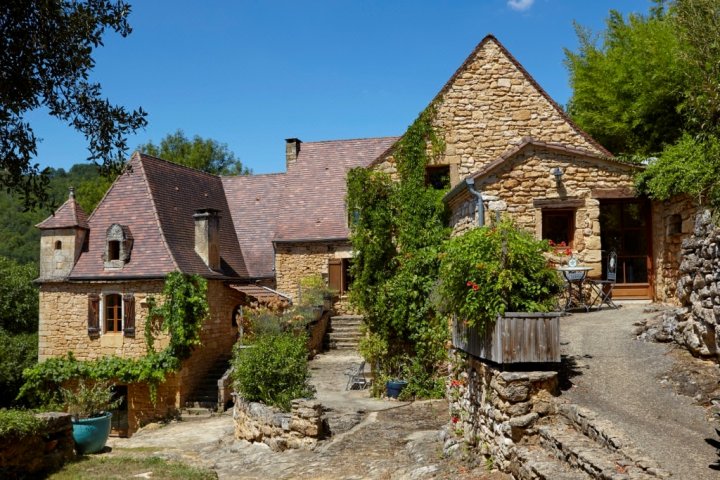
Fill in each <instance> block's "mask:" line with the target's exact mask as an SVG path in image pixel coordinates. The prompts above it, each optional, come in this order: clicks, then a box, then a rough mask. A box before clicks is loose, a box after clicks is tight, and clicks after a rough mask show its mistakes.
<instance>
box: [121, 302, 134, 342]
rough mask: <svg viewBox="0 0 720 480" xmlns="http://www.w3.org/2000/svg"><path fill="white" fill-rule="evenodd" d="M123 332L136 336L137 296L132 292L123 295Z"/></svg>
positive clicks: (127, 335) (129, 335)
mask: <svg viewBox="0 0 720 480" xmlns="http://www.w3.org/2000/svg"><path fill="white" fill-rule="evenodd" d="M123 311H124V317H125V318H123V326H124V327H125V328H123V334H124V335H125V336H126V337H134V336H135V296H134V295H133V294H132V293H126V294H125V295H123Z"/></svg>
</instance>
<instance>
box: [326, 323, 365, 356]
mask: <svg viewBox="0 0 720 480" xmlns="http://www.w3.org/2000/svg"><path fill="white" fill-rule="evenodd" d="M362 322H363V317H362V315H337V316H334V317H330V328H328V332H327V336H326V341H327V345H328V348H330V349H331V350H333V349H337V350H357V348H358V343H359V342H360V338H362V333H361V332H360V325H362Z"/></svg>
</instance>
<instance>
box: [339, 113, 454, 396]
mask: <svg viewBox="0 0 720 480" xmlns="http://www.w3.org/2000/svg"><path fill="white" fill-rule="evenodd" d="M435 115H436V106H435V105H434V104H433V105H430V106H429V107H428V108H427V109H426V110H425V111H424V112H422V113H421V114H420V116H419V117H418V118H417V120H415V122H414V123H413V124H412V125H411V126H410V127H409V128H408V130H407V132H406V133H405V135H404V136H403V137H402V138H401V139H400V140H399V141H398V143H397V144H396V146H395V150H394V152H393V157H394V159H395V162H396V163H395V164H396V168H397V172H398V181H396V182H394V181H392V179H391V178H390V177H389V176H388V175H386V174H383V173H381V172H375V171H369V170H366V169H363V168H358V169H354V170H351V171H350V172H349V174H348V198H347V203H348V208H349V211H350V212H351V213H352V212H357V213H358V215H355V218H356V221H355V222H354V223H353V225H352V226H351V232H352V233H351V241H352V244H353V249H354V251H355V252H356V254H355V258H354V260H353V265H352V272H351V273H352V275H353V278H354V281H353V285H352V287H351V298H352V300H353V302H354V303H355V304H356V305H357V306H359V307H360V309H361V310H362V311H363V312H364V314H365V322H366V325H367V328H368V330H369V334H370V335H369V336H368V337H367V338H366V339H365V340H363V342H362V343H361V347H360V348H361V352H362V353H363V354H364V355H365V357H366V358H367V359H368V360H370V361H371V362H372V363H373V364H374V365H375V366H376V367H379V368H380V375H381V377H385V378H389V377H400V376H402V377H406V379H407V380H408V381H409V385H408V388H407V389H406V390H405V391H404V392H405V393H406V394H407V395H417V396H441V395H442V394H443V388H444V387H443V385H444V384H443V380H442V378H441V375H440V374H439V367H440V365H441V364H442V362H443V360H444V359H445V348H444V342H445V340H446V339H447V324H446V322H445V321H444V320H443V318H442V317H441V315H439V314H438V312H437V311H436V308H435V306H434V304H433V301H432V299H431V297H432V293H433V291H434V287H435V284H436V279H437V273H438V268H439V265H440V261H439V256H438V255H439V253H440V250H441V247H442V245H443V243H444V241H445V240H446V239H447V238H448V237H449V233H450V229H449V228H447V227H446V225H447V212H446V208H445V206H444V204H443V202H442V197H443V195H444V194H445V193H446V191H444V190H435V189H433V188H432V187H427V186H426V185H425V168H426V166H427V165H428V163H430V162H431V160H433V159H435V158H437V157H438V156H439V155H441V154H442V153H443V152H444V150H445V143H444V140H443V138H442V135H441V134H440V132H438V131H437V130H436V129H435V128H434V127H433V119H434V117H435ZM376 383H377V384H378V385H383V384H384V382H376Z"/></svg>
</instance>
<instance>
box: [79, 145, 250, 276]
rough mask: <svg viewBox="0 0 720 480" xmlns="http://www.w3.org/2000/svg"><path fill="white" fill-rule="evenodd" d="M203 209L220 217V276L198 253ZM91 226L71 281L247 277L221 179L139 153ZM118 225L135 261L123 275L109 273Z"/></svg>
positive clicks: (112, 190) (114, 186)
mask: <svg viewBox="0 0 720 480" xmlns="http://www.w3.org/2000/svg"><path fill="white" fill-rule="evenodd" d="M203 208H214V209H217V210H219V211H220V216H221V219H220V255H221V259H222V260H221V272H220V273H216V272H213V271H212V270H210V269H209V268H208V267H207V266H206V265H205V263H204V262H203V261H202V259H201V258H200V257H199V256H198V255H197V254H196V253H195V250H194V243H195V226H194V219H193V213H194V212H195V210H198V209H203ZM88 223H89V226H90V239H89V247H88V250H87V251H86V252H83V253H82V254H81V255H80V258H79V259H78V262H77V264H76V265H75V268H73V271H72V272H71V274H70V279H81V278H108V279H110V278H123V277H160V276H163V275H165V274H167V273H169V272H172V271H178V270H179V271H181V272H183V273H191V274H192V273H196V274H200V275H202V276H204V277H208V278H213V277H217V278H221V277H231V278H245V277H246V276H247V272H246V269H245V265H244V262H243V257H242V253H241V252H240V247H239V244H238V241H237V237H236V236H235V229H234V228H233V225H232V218H231V215H230V209H229V208H228V204H227V201H226V199H225V193H224V190H223V186H222V181H221V180H220V178H219V177H217V176H214V175H209V174H206V173H203V172H200V171H197V170H194V169H191V168H187V167H183V166H180V165H177V164H174V163H171V162H166V161H165V160H160V159H157V158H154V157H151V156H148V155H143V154H138V153H136V154H134V155H133V157H132V159H131V161H130V164H129V168H128V170H127V171H126V172H125V173H123V174H122V175H121V176H120V177H118V179H117V180H116V181H115V183H114V184H113V186H112V187H111V188H110V190H109V191H108V193H107V194H106V196H105V198H104V199H103V201H102V202H101V203H100V205H98V207H97V208H96V210H95V212H93V214H92V215H91V217H90V219H89V222H88ZM114 223H118V224H120V225H123V226H126V227H128V229H129V230H130V233H131V234H132V236H133V247H132V252H131V258H130V261H129V262H128V263H127V264H125V266H124V267H123V268H122V269H121V270H106V269H105V268H104V261H103V254H104V249H105V240H106V239H105V235H106V232H107V229H108V228H109V227H110V225H112V224H114Z"/></svg>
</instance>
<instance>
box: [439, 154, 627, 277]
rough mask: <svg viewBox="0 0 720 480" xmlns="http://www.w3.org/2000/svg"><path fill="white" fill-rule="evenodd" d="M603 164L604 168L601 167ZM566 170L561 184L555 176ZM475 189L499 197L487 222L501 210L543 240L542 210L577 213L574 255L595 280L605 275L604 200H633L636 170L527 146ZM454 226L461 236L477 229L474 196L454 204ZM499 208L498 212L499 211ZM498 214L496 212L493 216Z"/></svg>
mask: <svg viewBox="0 0 720 480" xmlns="http://www.w3.org/2000/svg"><path fill="white" fill-rule="evenodd" d="M598 162H602V163H603V165H602V168H598ZM555 167H560V168H561V169H562V171H563V172H564V173H563V176H562V180H561V182H560V183H557V182H556V180H555V177H554V176H553V175H552V174H551V173H550V172H551V170H552V169H553V168H555ZM475 188H477V189H478V190H480V191H482V192H483V194H484V195H489V196H492V197H496V198H497V199H498V200H497V201H494V202H490V205H489V207H490V208H489V209H486V210H485V219H486V223H487V222H489V221H490V220H491V218H492V217H493V216H494V215H495V212H496V211H501V213H502V214H506V215H508V216H510V217H511V218H512V219H513V220H514V221H515V222H516V223H517V225H518V226H520V227H522V228H525V229H526V230H528V231H530V232H533V233H534V234H535V236H536V237H537V238H540V237H541V236H542V210H543V208H547V207H548V206H550V205H552V206H553V207H555V208H558V207H561V208H566V209H575V236H574V238H573V242H572V246H571V247H572V250H573V253H574V254H575V255H576V256H577V257H578V259H579V260H580V261H581V262H582V263H583V264H584V265H588V266H591V267H593V270H592V272H590V274H591V275H597V276H599V275H601V274H602V264H601V251H600V222H599V217H600V200H599V198H598V197H602V196H603V195H604V194H606V193H607V192H612V194H613V195H617V192H618V191H621V192H623V194H624V195H626V196H630V195H631V194H632V188H633V176H632V170H631V169H630V168H629V167H628V166H625V165H621V164H618V163H616V162H606V161H602V160H593V159H588V158H579V157H576V156H571V155H561V154H558V153H556V152H550V151H545V150H543V149H540V148H534V147H528V148H526V149H525V150H523V151H521V152H519V153H518V154H517V155H516V156H515V157H513V158H511V159H509V160H508V161H507V162H506V163H505V164H504V165H502V166H501V167H499V168H498V169H497V170H496V171H494V172H492V174H491V175H489V176H487V177H484V178H481V179H478V180H476V184H475ZM450 208H451V211H452V217H451V221H450V224H451V226H452V227H453V234H454V235H460V234H462V233H464V232H466V231H467V230H469V229H470V228H473V227H474V226H476V225H477V223H476V222H477V220H476V219H477V204H476V201H475V198H474V197H471V196H470V195H469V194H466V195H464V196H463V197H460V198H457V199H455V200H454V201H453V202H452V203H451V204H450ZM498 209H499V210H498ZM493 210H494V211H493Z"/></svg>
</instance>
